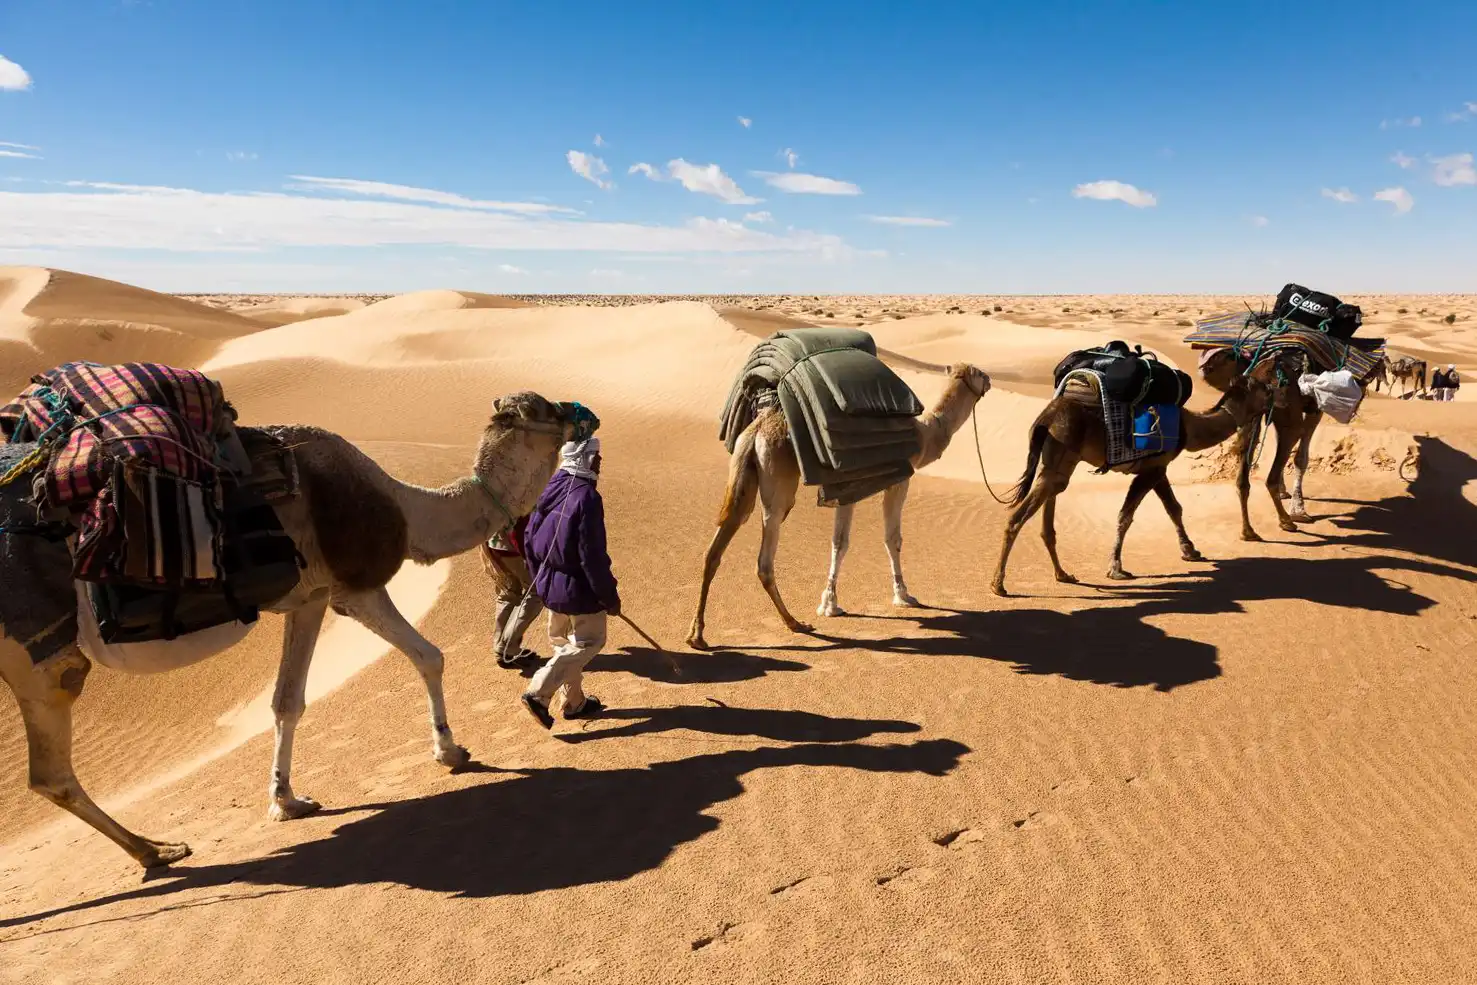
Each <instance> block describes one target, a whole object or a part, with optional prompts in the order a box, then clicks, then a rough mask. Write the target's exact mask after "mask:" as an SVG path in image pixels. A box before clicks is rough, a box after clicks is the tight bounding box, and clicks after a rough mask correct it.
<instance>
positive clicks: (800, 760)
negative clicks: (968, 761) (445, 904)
mask: <svg viewBox="0 0 1477 985" xmlns="http://www.w3.org/2000/svg"><path fill="white" fill-rule="evenodd" d="M872 724H873V725H875V724H877V723H872ZM882 724H894V725H898V724H906V723H882ZM827 727H829V728H833V729H838V730H839V729H842V728H849V727H850V726H846V725H844V724H838V723H837V720H832V724H831V725H830V726H827ZM862 731H865V729H862ZM969 751H970V750H969V747H968V746H965V745H964V744H962V743H960V742H956V741H954V740H952V739H929V740H923V741H919V742H915V743H911V744H901V743H898V744H889V745H871V744H859V743H837V744H825V743H808V744H805V745H795V746H764V747H760V748H757V749H739V750H730V751H727V752H721V753H712V754H708V755H703V756H693V757H690V758H687V759H679V760H674V761H670V762H661V763H653V764H651V765H650V766H646V767H634V768H625V769H606V770H580V769H573V768H569V767H550V768H545V769H520V770H513V771H510V772H511V773H512V774H513V775H511V776H509V777H507V778H504V779H499V780H490V781H488V782H485V783H479V784H477V785H475V786H469V787H464V788H461V789H458V790H452V791H448V792H446V793H441V794H436V795H434V796H430V797H421V798H415V799H410V800H402V801H396V802H393V803H385V804H373V805H366V806H364V807H361V808H359V809H358V811H359V812H366V811H367V812H370V813H368V814H366V815H365V816H363V817H359V818H356V819H355V820H352V821H349V822H347V823H345V824H343V825H341V826H340V827H338V828H336V829H334V831H333V832H332V833H331V834H330V835H328V836H327V837H326V838H321V839H319V840H316V841H310V842H304V843H302V844H298V845H292V846H290V847H287V848H284V849H282V850H281V851H278V852H276V853H274V854H272V855H268V856H265V857H263V858H258V859H252V860H249V861H245V862H237V863H229V864H222V865H203V866H188V867H187V866H175V867H174V868H173V869H171V870H170V872H169V873H168V875H167V876H166V877H165V878H163V879H161V880H159V881H157V882H155V883H152V884H150V885H146V886H143V887H141V888H138V889H134V890H130V891H127V892H122V893H116V894H113V895H110V896H106V897H101V898H99V899H95V900H89V901H86V902H82V903H77V904H73V905H70V906H63V907H58V908H56V909H54V910H49V911H46V912H43V913H35V914H30V915H27V916H22V917H16V918H13V919H8V920H0V928H3V927H15V926H22V925H25V924H29V923H32V922H35V921H37V920H43V919H47V918H50V917H54V916H59V915H62V914H67V913H76V912H81V911H86V910H89V909H93V908H96V907H101V906H107V905H109V904H112V903H120V902H127V901H136V900H147V899H155V898H164V897H168V896H169V895H171V894H173V893H177V892H180V891H184V890H192V889H206V888H214V887H220V886H226V885H229V884H232V883H241V884H246V885H255V886H270V887H274V888H275V887H283V886H287V887H300V888H312V889H333V888H340V887H344V886H354V885H366V884H372V883H393V884H396V885H400V886H405V887H407V888H410V889H419V890H424V891H426V892H434V893H444V894H447V895H450V896H454V897H459V898H484V897H492V896H521V895H526V894H529V893H538V892H543V891H545V890H551V889H565V888H570V887H574V886H588V885H593V884H595V883H603V882H617V881H620V880H624V879H629V878H631V877H632V876H635V875H637V874H639V873H642V872H647V871H650V870H652V869H655V868H657V867H658V866H660V865H661V864H662V862H663V861H665V860H666V858H667V857H668V856H669V855H671V853H672V852H673V851H674V850H675V849H676V848H677V847H678V846H680V845H683V844H686V843H688V842H691V841H695V840H697V839H698V838H701V837H702V836H704V835H706V834H709V833H711V832H713V831H715V830H717V829H718V827H719V825H720V823H721V822H720V820H719V818H717V817H714V816H712V815H711V814H709V813H707V812H708V811H709V810H710V809H711V808H712V807H713V806H714V805H715V804H720V803H723V802H725V801H729V800H733V799H734V798H736V797H738V796H740V795H741V794H743V792H744V783H743V777H744V776H745V774H748V773H751V772H753V771H755V770H764V769H784V768H787V767H792V766H806V767H812V768H815V767H831V768H838V769H853V770H862V771H866V772H870V773H879V774H880V773H896V774H906V773H921V774H924V775H927V776H935V777H941V776H946V775H948V774H949V773H950V772H952V771H953V770H954V769H955V768H956V767H957V766H958V765H959V760H960V758H961V757H962V756H964V754H966V753H968V752H969ZM346 813H348V812H346Z"/></svg>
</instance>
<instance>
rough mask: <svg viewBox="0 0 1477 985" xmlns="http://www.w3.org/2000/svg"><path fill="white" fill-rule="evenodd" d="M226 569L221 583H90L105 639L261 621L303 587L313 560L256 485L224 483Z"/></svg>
mask: <svg viewBox="0 0 1477 985" xmlns="http://www.w3.org/2000/svg"><path fill="white" fill-rule="evenodd" d="M224 503H225V506H224V509H223V511H222V525H223V530H222V534H221V568H222V570H223V573H224V578H223V579H222V580H221V581H220V582H218V583H217V584H216V585H215V586H214V587H209V588H196V587H189V586H185V587H180V588H163V589H161V588H158V587H145V586H141V585H134V584H128V583H127V582H116V581H113V582H89V583H87V589H88V594H89V597H90V600H91V602H92V610H93V613H94V614H95V615H96V616H97V624H98V630H99V635H100V636H101V637H102V640H103V642H104V643H144V642H148V641H150V640H172V639H174V638H175V637H177V636H182V635H184V634H186V633H194V632H198V631H200V630H202V629H209V628H211V627H212V626H220V625H223V624H225V623H228V622H237V621H239V622H243V623H246V624H250V623H253V622H256V620H257V618H258V616H259V615H260V611H261V608H262V607H264V606H268V605H270V604H272V603H273V602H276V601H277V600H279V599H281V598H283V597H284V596H286V595H287V593H288V592H291V591H292V590H293V589H294V588H296V587H297V583H298V580H299V578H300V576H301V572H302V569H303V568H304V567H306V566H307V562H306V561H305V560H304V559H303V556H302V555H301V554H300V553H299V552H298V549H297V545H296V544H294V543H293V542H292V538H290V537H288V536H287V532H286V531H285V530H284V529H283V528H282V523H281V521H280V520H278V518H277V512H276V510H274V509H273V508H272V506H271V504H270V503H268V502H267V500H266V499H265V498H264V497H263V495H262V494H261V492H260V491H258V490H257V489H256V488H253V487H252V486H247V485H241V484H238V483H236V482H231V481H228V482H226V484H225V487H224Z"/></svg>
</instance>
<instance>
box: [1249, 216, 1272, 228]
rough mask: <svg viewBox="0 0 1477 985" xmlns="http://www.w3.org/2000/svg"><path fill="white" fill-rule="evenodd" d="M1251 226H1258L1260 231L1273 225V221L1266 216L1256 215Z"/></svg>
mask: <svg viewBox="0 0 1477 985" xmlns="http://www.w3.org/2000/svg"><path fill="white" fill-rule="evenodd" d="M1251 224H1252V225H1253V226H1256V227H1257V228H1258V229H1265V228H1266V227H1267V226H1269V225H1271V224H1272V220H1271V219H1268V218H1267V217H1266V216H1264V215H1254V216H1252V217H1251Z"/></svg>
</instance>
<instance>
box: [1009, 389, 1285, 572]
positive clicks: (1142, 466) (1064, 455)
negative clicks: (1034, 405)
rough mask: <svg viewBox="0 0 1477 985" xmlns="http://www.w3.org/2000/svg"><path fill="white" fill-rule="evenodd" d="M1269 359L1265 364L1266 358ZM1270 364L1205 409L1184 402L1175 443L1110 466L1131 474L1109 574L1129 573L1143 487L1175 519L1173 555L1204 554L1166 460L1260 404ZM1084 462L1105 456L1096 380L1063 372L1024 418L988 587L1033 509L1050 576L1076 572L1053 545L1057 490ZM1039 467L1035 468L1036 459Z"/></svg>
mask: <svg viewBox="0 0 1477 985" xmlns="http://www.w3.org/2000/svg"><path fill="white" fill-rule="evenodd" d="M1269 365H1270V364H1269ZM1271 372H1272V370H1271V369H1269V368H1265V367H1264V368H1263V369H1261V370H1258V372H1257V373H1256V374H1254V375H1253V376H1251V377H1237V378H1236V379H1235V380H1233V381H1232V382H1231V384H1230V389H1229V391H1228V392H1227V394H1226V395H1225V396H1224V397H1222V398H1221V400H1220V402H1219V403H1217V404H1216V405H1215V407H1214V408H1213V409H1212V410H1210V411H1209V412H1207V413H1204V414H1197V413H1195V412H1193V411H1190V410H1183V409H1182V410H1181V412H1180V442H1179V446H1178V447H1176V448H1174V449H1173V450H1170V451H1165V452H1163V453H1161V454H1159V455H1155V456H1153V457H1152V458H1142V459H1139V460H1137V461H1134V462H1128V463H1126V464H1123V465H1116V466H1112V467H1111V470H1112V471H1114V472H1124V473H1129V474H1132V475H1133V483H1132V484H1131V485H1130V486H1129V487H1128V495H1127V496H1126V497H1125V498H1124V500H1123V508H1122V509H1121V510H1120V511H1119V513H1118V539H1117V540H1116V541H1115V542H1114V543H1113V562H1112V566H1111V567H1110V568H1109V569H1108V577H1109V578H1114V579H1126V578H1132V577H1133V575H1131V574H1129V573H1128V572H1126V571H1124V570H1123V537H1124V535H1125V534H1127V533H1128V528H1129V525H1130V524H1132V523H1133V515H1134V512H1135V511H1136V510H1137V509H1138V507H1139V503H1141V502H1142V501H1143V499H1144V497H1145V496H1146V495H1148V493H1149V490H1151V489H1152V490H1153V491H1154V493H1155V494H1156V495H1157V496H1158V497H1159V501H1160V502H1161V503H1163V504H1164V511H1165V512H1166V513H1168V514H1169V519H1170V520H1171V521H1172V522H1173V523H1174V528H1175V530H1176V532H1177V533H1178V534H1179V540H1180V555H1181V556H1182V557H1183V558H1184V559H1185V560H1186V561H1203V560H1205V559H1204V558H1203V557H1202V556H1201V554H1200V552H1199V551H1197V550H1196V549H1195V545H1194V544H1193V543H1192V542H1191V541H1190V535H1189V534H1187V533H1186V532H1185V524H1184V519H1183V511H1182V510H1181V509H1180V504H1179V501H1178V500H1176V499H1175V497H1174V490H1173V489H1171V488H1170V485H1169V476H1168V474H1167V472H1166V469H1167V468H1168V467H1169V463H1170V462H1172V461H1174V460H1175V459H1176V458H1178V457H1179V455H1180V453H1181V452H1184V451H1201V450H1203V449H1205V448H1212V447H1214V446H1216V445H1218V444H1220V443H1221V442H1223V441H1225V440H1226V439H1227V438H1229V437H1231V435H1233V434H1235V433H1236V431H1237V430H1238V429H1239V428H1240V427H1242V426H1243V425H1245V424H1246V423H1247V422H1249V421H1252V420H1255V419H1256V416H1257V415H1258V414H1260V413H1262V411H1263V410H1265V409H1266V406H1267V402H1268V401H1269V400H1270V399H1271V394H1270V391H1269V389H1268V385H1267V379H1268V378H1269V374H1270V373H1271ZM1079 462H1087V463H1088V464H1089V465H1095V466H1097V467H1098V468H1099V469H1101V468H1104V466H1105V465H1106V463H1107V429H1106V427H1105V426H1104V424H1103V410H1102V402H1101V396H1100V394H1099V393H1098V384H1097V381H1096V380H1095V379H1093V378H1091V377H1085V378H1084V377H1074V378H1072V379H1070V380H1069V381H1068V383H1067V385H1066V387H1065V389H1064V390H1063V391H1062V393H1061V395H1060V396H1057V397H1053V398H1052V400H1051V402H1050V403H1048V404H1047V405H1046V407H1045V409H1043V410H1042V411H1041V413H1040V414H1038V415H1037V417H1036V420H1035V422H1034V423H1033V424H1032V425H1031V445H1030V453H1029V455H1028V457H1027V459H1026V471H1025V473H1024V474H1022V476H1021V480H1020V482H1019V483H1017V484H1016V487H1015V489H1014V490H1013V491H1012V492H1011V493H1010V495H1008V496H1007V500H1008V505H1011V506H1014V507H1015V510H1014V511H1013V512H1012V513H1011V515H1010V520H1009V522H1007V523H1006V526H1005V536H1004V539H1003V541H1002V543H1001V546H1000V562H999V564H998V565H997V566H996V568H995V579H994V581H993V582H992V583H991V585H990V588H991V590H992V591H993V592H994V593H995V594H996V595H1000V596H1004V595H1006V594H1007V593H1006V591H1005V565H1006V561H1007V560H1008V559H1009V557H1010V549H1011V547H1012V545H1014V544H1015V539H1016V537H1017V536H1018V535H1019V534H1020V532H1021V528H1022V527H1024V526H1025V524H1026V521H1027V520H1029V519H1030V518H1031V516H1032V515H1033V514H1034V513H1035V512H1036V511H1037V510H1038V509H1039V510H1042V511H1043V512H1042V515H1041V539H1042V540H1043V541H1045V543H1046V553H1047V554H1048V555H1050V556H1051V566H1052V568H1053V569H1054V570H1055V572H1056V580H1057V581H1059V582H1065V583H1068V584H1075V583H1076V582H1077V579H1076V578H1075V577H1073V576H1072V575H1070V574H1068V573H1067V572H1066V571H1065V570H1064V569H1063V568H1062V563H1061V559H1060V558H1058V557H1057V553H1056V498H1057V497H1058V496H1060V495H1061V493H1062V491H1063V490H1064V489H1066V488H1067V483H1068V482H1070V481H1071V478H1072V473H1073V471H1074V470H1076V468H1077V463H1079ZM1038 465H1040V468H1041V472H1040V475H1039V476H1038V475H1037V466H1038Z"/></svg>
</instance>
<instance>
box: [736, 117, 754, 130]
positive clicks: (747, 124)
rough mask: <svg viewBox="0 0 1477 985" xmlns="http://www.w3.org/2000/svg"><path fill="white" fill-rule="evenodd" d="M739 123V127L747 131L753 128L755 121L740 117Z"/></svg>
mask: <svg viewBox="0 0 1477 985" xmlns="http://www.w3.org/2000/svg"><path fill="white" fill-rule="evenodd" d="M738 121H739V126H741V127H743V128H744V129H745V130H747V129H749V127H751V126H753V125H754V121H753V120H751V119H749V118H748V117H747V116H740V117H739V118H738Z"/></svg>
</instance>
